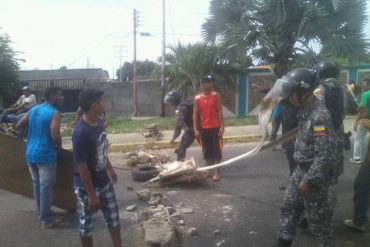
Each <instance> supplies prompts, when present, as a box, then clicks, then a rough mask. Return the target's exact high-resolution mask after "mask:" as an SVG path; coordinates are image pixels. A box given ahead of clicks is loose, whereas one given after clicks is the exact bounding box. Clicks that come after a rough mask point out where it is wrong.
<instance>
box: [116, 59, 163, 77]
mask: <svg viewBox="0 0 370 247" xmlns="http://www.w3.org/2000/svg"><path fill="white" fill-rule="evenodd" d="M156 66H157V64H156V63H154V62H153V61H149V60H145V61H136V74H137V77H138V79H149V78H151V77H152V72H153V70H154V69H155V67H156ZM121 71H122V80H123V81H131V80H132V71H133V65H132V63H129V62H125V63H124V64H123V66H122V67H121ZM119 72H120V71H119V69H118V70H117V72H116V75H117V78H120V74H119Z"/></svg>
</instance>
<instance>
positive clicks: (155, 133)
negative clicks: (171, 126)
mask: <svg viewBox="0 0 370 247" xmlns="http://www.w3.org/2000/svg"><path fill="white" fill-rule="evenodd" d="M140 133H141V134H142V135H143V136H144V137H145V138H146V141H149V142H155V141H160V140H161V139H162V133H161V132H160V131H159V126H158V124H155V123H153V124H148V125H144V127H143V128H142V129H140Z"/></svg>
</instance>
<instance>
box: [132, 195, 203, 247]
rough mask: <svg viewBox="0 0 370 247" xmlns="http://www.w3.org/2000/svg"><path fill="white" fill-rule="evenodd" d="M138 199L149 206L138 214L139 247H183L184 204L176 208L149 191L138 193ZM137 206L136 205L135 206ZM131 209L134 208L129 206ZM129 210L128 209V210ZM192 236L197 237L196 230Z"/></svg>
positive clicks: (162, 197)
mask: <svg viewBox="0 0 370 247" xmlns="http://www.w3.org/2000/svg"><path fill="white" fill-rule="evenodd" d="M136 194H137V196H138V198H139V199H140V200H142V201H145V202H146V203H147V204H148V207H147V208H144V209H141V210H139V212H138V221H139V225H138V231H137V232H138V234H137V236H138V238H137V239H138V243H137V246H139V247H152V246H159V247H176V246H181V242H182V236H183V232H185V230H186V227H185V221H184V218H183V217H182V215H181V212H183V209H182V208H181V206H182V204H180V205H179V206H178V207H175V206H174V205H173V204H172V203H171V202H170V200H169V199H168V198H167V197H166V196H164V195H162V194H161V193H159V192H153V193H152V192H151V191H150V190H148V189H144V190H140V191H137V192H136ZM135 206H136V205H135ZM129 207H130V208H129V209H131V208H132V207H131V206H129ZM126 210H128V207H127V208H126ZM189 229H192V233H191V234H190V233H189V231H188V234H189V235H190V236H196V235H197V234H194V229H195V231H196V228H194V227H189Z"/></svg>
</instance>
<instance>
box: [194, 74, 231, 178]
mask: <svg viewBox="0 0 370 247" xmlns="http://www.w3.org/2000/svg"><path fill="white" fill-rule="evenodd" d="M214 81H215V78H214V77H213V76H212V75H206V76H204V77H203V78H202V80H201V87H202V92H201V93H200V94H198V95H197V96H195V98H194V110H193V122H194V125H193V126H194V135H195V137H196V138H197V139H198V140H199V141H200V143H201V145H202V150H203V158H204V159H205V160H206V165H207V166H210V165H214V164H217V163H220V161H221V158H222V135H223V133H224V131H225V128H224V123H223V117H222V100H221V96H220V94H219V93H217V92H215V91H213V83H214ZM209 176H210V173H209V172H207V173H206V175H205V177H206V178H207V177H209ZM218 180H220V174H219V170H218V168H217V169H216V171H215V173H214V175H213V181H218Z"/></svg>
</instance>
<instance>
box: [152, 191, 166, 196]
mask: <svg viewBox="0 0 370 247" xmlns="http://www.w3.org/2000/svg"><path fill="white" fill-rule="evenodd" d="M152 196H159V197H163V195H162V193H161V192H158V191H156V192H153V193H152Z"/></svg>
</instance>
